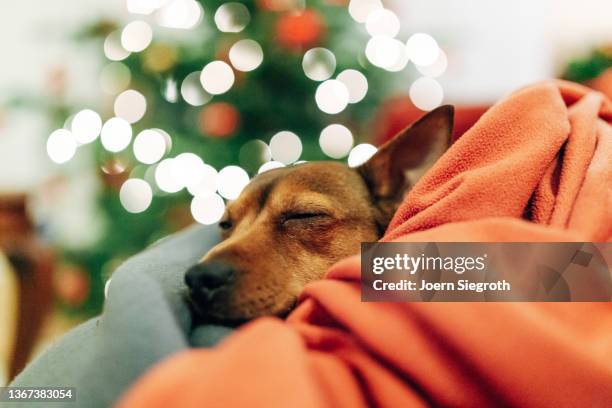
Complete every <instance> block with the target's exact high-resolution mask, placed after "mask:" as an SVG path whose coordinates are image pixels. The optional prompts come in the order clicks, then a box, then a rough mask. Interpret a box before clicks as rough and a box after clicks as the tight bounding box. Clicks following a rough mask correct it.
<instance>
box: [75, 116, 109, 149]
mask: <svg viewBox="0 0 612 408" xmlns="http://www.w3.org/2000/svg"><path fill="white" fill-rule="evenodd" d="M71 130H72V135H73V136H74V138H75V139H76V141H77V142H78V143H80V144H86V143H91V142H93V141H94V140H96V138H97V137H98V136H99V135H100V131H101V130H102V119H101V118H100V115H98V114H97V113H96V112H94V111H92V110H91V109H83V110H82V111H80V112H79V113H77V114H76V115H74V118H72V122H71Z"/></svg>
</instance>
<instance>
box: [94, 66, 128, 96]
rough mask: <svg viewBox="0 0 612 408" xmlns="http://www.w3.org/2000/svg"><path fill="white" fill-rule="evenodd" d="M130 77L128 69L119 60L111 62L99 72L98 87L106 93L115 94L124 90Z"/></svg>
mask: <svg viewBox="0 0 612 408" xmlns="http://www.w3.org/2000/svg"><path fill="white" fill-rule="evenodd" d="M131 79H132V74H131V73H130V69H129V68H128V67H126V66H125V65H124V64H122V63H121V62H111V63H110V64H107V65H106V66H104V68H102V71H101V72H100V88H102V90H103V91H104V92H106V93H108V94H111V95H115V94H118V93H119V92H121V91H124V90H125V89H126V88H127V87H128V86H129V85H130V81H131Z"/></svg>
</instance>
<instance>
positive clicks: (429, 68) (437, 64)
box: [415, 50, 448, 78]
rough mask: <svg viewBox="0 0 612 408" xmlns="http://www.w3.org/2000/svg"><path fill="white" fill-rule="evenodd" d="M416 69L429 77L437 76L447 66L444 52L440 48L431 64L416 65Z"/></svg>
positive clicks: (444, 70) (442, 72) (443, 71)
mask: <svg viewBox="0 0 612 408" xmlns="http://www.w3.org/2000/svg"><path fill="white" fill-rule="evenodd" d="M415 66H416V68H417V70H418V71H419V72H420V73H421V74H423V75H424V76H427V77H430V78H437V77H439V76H440V75H442V74H444V73H445V72H446V68H447V67H448V60H447V58H446V53H445V52H444V51H442V50H440V52H439V54H438V58H436V60H435V61H434V63H433V64H431V65H416V64H415Z"/></svg>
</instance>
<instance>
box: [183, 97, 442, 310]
mask: <svg viewBox="0 0 612 408" xmlns="http://www.w3.org/2000/svg"><path fill="white" fill-rule="evenodd" d="M452 112H453V111H452V108H451V107H449V106H445V107H441V108H438V109H437V110H435V111H433V112H430V113H429V114H428V115H426V116H424V117H423V118H422V119H421V120H420V121H418V122H417V123H415V124H414V125H412V126H411V127H409V128H408V129H406V130H404V131H403V132H401V133H400V134H399V135H398V136H396V137H395V138H394V139H393V140H391V141H390V142H388V143H387V144H385V145H384V146H382V147H381V148H380V149H379V151H378V152H377V153H376V155H374V157H372V158H371V159H370V160H369V161H368V162H367V163H366V164H364V165H362V166H360V167H358V168H356V169H353V168H349V167H348V166H346V165H344V164H341V163H338V162H311V163H304V164H299V165H295V166H291V167H285V168H280V169H275V170H271V171H268V172H265V173H263V174H260V175H258V176H257V177H255V178H254V179H253V180H252V181H251V183H250V184H249V185H248V186H247V187H246V188H245V189H244V191H243V192H242V194H241V195H240V197H238V199H236V200H235V201H233V202H231V203H229V204H228V206H227V210H226V214H225V216H224V218H223V220H222V221H221V223H220V226H221V228H222V238H223V239H222V241H221V242H220V243H219V244H218V245H216V246H215V247H213V248H212V249H211V250H210V251H209V252H208V253H207V254H206V255H205V256H204V258H202V260H201V261H200V262H201V263H202V264H206V263H207V262H212V261H215V262H222V263H225V264H229V265H231V267H232V269H233V270H234V271H235V275H236V276H235V279H234V281H233V282H232V284H231V285H229V286H228V287H224V288H222V290H219V291H218V292H217V293H216V294H215V296H214V297H213V298H212V300H210V301H207V302H206V304H205V305H201V304H197V302H196V309H198V311H199V312H200V313H202V314H204V315H206V316H209V317H212V318H215V319H220V320H245V319H250V318H254V317H257V316H260V315H267V314H271V315H282V314H284V313H286V312H288V311H289V310H290V309H291V308H292V307H293V306H294V304H295V301H296V299H297V297H298V295H299V293H300V292H301V291H302V289H303V288H304V286H305V285H306V284H307V283H309V282H311V281H313V280H316V279H320V278H321V277H322V276H323V274H324V273H325V271H326V270H327V269H328V268H329V267H330V266H331V265H333V264H334V263H335V262H337V261H338V260H340V259H342V258H345V257H347V256H350V255H353V254H356V253H358V252H359V248H360V243H361V242H371V241H376V240H377V239H379V238H380V236H381V235H382V233H383V232H384V230H385V228H386V226H387V225H388V223H389V221H390V219H391V216H392V215H393V213H394V211H395V210H396V209H397V206H398V205H399V203H400V202H401V199H402V197H403V195H404V193H405V192H406V191H407V189H409V188H410V186H411V185H413V184H414V183H415V182H416V180H417V179H418V178H419V177H420V176H421V175H422V174H423V173H424V172H425V171H426V170H427V169H428V168H429V167H430V166H431V165H432V164H433V163H434V162H435V161H436V160H437V159H438V158H439V157H440V156H441V155H442V153H443V152H444V151H445V150H446V149H447V147H448V145H449V143H450V132H451V129H452ZM192 290H194V289H193V288H192ZM196 290H197V289H196Z"/></svg>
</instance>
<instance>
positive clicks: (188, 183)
mask: <svg viewBox="0 0 612 408" xmlns="http://www.w3.org/2000/svg"><path fill="white" fill-rule="evenodd" d="M203 167H204V161H203V160H202V159H201V158H200V156H198V155H196V154H194V153H189V152H186V153H181V154H179V155H178V156H176V157H175V158H174V160H172V165H171V168H170V171H171V174H172V177H173V178H174V180H175V181H176V182H177V183H178V184H179V185H180V186H181V187H192V188H195V185H197V184H198V183H199V181H200V175H201V173H202V168H203Z"/></svg>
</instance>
